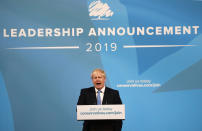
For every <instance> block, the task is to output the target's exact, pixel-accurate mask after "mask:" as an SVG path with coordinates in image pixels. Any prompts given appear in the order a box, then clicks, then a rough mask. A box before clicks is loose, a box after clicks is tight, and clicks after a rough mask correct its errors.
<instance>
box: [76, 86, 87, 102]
mask: <svg viewBox="0 0 202 131" xmlns="http://www.w3.org/2000/svg"><path fill="white" fill-rule="evenodd" d="M85 94H86V93H85V90H84V89H82V90H81V92H80V96H79V100H78V102H77V105H85V104H86V102H85V96H86V95H85Z"/></svg>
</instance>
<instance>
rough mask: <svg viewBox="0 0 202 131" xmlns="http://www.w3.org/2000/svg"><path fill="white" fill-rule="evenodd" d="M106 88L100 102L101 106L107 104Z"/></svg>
mask: <svg viewBox="0 0 202 131" xmlns="http://www.w3.org/2000/svg"><path fill="white" fill-rule="evenodd" d="M108 94H109V93H108V88H107V87H105V92H104V97H103V100H102V104H103V105H105V104H108V102H107V99H108Z"/></svg>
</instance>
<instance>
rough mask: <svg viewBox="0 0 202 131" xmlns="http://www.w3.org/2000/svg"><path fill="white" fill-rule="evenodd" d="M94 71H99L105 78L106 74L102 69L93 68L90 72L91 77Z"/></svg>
mask: <svg viewBox="0 0 202 131" xmlns="http://www.w3.org/2000/svg"><path fill="white" fill-rule="evenodd" d="M95 72H99V73H101V74H102V75H103V76H104V78H106V74H105V72H104V70H102V69H98V68H97V69H94V70H93V71H92V73H91V78H93V73H95Z"/></svg>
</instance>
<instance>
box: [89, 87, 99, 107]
mask: <svg viewBox="0 0 202 131" xmlns="http://www.w3.org/2000/svg"><path fill="white" fill-rule="evenodd" d="M89 95H90V98H91V100H92V101H91V104H92V105H97V100H96V94H95V88H94V87H92V88H91V90H90V94H89Z"/></svg>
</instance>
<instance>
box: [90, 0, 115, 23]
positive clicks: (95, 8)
mask: <svg viewBox="0 0 202 131" xmlns="http://www.w3.org/2000/svg"><path fill="white" fill-rule="evenodd" d="M88 10H89V16H90V17H91V19H92V20H109V19H110V17H112V16H113V14H114V12H113V11H111V10H110V7H109V5H108V4H107V3H102V2H101V0H97V1H93V2H91V3H90V5H89V9H88Z"/></svg>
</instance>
